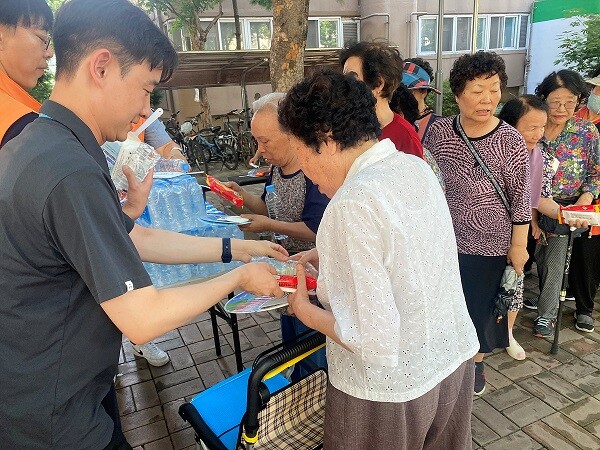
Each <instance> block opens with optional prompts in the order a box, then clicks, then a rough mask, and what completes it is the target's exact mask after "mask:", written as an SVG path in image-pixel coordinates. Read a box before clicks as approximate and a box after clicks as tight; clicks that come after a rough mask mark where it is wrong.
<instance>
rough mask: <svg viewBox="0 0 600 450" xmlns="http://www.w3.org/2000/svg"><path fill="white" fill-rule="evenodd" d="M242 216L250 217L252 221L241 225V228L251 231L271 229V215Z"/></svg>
mask: <svg viewBox="0 0 600 450" xmlns="http://www.w3.org/2000/svg"><path fill="white" fill-rule="evenodd" d="M240 217H243V218H244V219H250V220H251V221H252V222H250V223H247V224H244V225H239V228H240V230H242V231H247V232H251V233H261V232H263V231H271V224H272V220H273V219H271V218H270V217H267V216H263V215H262V214H241V215H240Z"/></svg>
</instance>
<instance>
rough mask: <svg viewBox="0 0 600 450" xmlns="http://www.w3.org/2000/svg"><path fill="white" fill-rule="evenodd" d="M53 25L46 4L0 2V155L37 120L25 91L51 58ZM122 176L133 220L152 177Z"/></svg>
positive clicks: (38, 1)
mask: <svg viewBox="0 0 600 450" xmlns="http://www.w3.org/2000/svg"><path fill="white" fill-rule="evenodd" d="M53 24H54V17H53V14H52V10H51V9H50V7H49V6H48V5H47V3H46V0H18V1H16V0H10V1H2V2H0V151H2V148H3V147H4V145H5V144H6V143H7V142H8V141H10V140H11V139H13V138H14V137H16V136H18V135H19V134H20V133H21V131H23V129H24V128H25V127H26V126H27V125H28V124H29V123H31V122H33V121H34V120H35V119H36V118H37V117H38V113H39V111H40V107H41V105H40V103H39V102H38V101H37V100H36V99H35V98H33V97H32V96H31V95H30V94H29V93H28V92H27V91H28V90H31V89H33V87H35V85H36V84H37V82H38V80H39V78H40V77H41V76H42V75H43V74H44V72H45V71H46V69H47V68H48V60H49V59H50V58H52V56H53V55H54V50H53V48H52V46H51V36H50V30H52V26H53ZM123 173H125V175H126V176H127V180H128V183H129V189H128V193H127V201H126V202H125V203H124V204H123V211H124V212H125V214H127V215H128V216H129V217H131V218H132V219H136V218H137V217H138V216H139V215H140V214H141V212H142V211H143V209H144V207H145V206H146V202H147V201H148V194H149V192H150V188H151V187H152V177H146V179H145V180H144V181H143V182H139V181H137V179H136V178H135V175H134V174H133V171H132V170H131V169H129V168H128V167H126V168H125V169H124V172H123Z"/></svg>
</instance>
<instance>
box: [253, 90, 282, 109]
mask: <svg viewBox="0 0 600 450" xmlns="http://www.w3.org/2000/svg"><path fill="white" fill-rule="evenodd" d="M283 97H285V94H284V93H283V92H271V93H270V94H266V95H263V96H262V97H261V98H259V99H258V100H256V101H254V102H252V111H254V114H256V113H257V112H258V111H260V110H261V109H263V108H265V107H268V108H272V109H273V110H274V111H275V112H277V108H278V106H279V102H280V100H281V99H282V98H283Z"/></svg>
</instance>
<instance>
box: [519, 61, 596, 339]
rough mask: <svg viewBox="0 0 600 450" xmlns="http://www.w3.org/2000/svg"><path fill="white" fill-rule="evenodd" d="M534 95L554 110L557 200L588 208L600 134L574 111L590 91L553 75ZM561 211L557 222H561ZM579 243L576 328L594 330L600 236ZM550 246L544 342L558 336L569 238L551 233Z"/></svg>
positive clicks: (541, 322)
mask: <svg viewBox="0 0 600 450" xmlns="http://www.w3.org/2000/svg"><path fill="white" fill-rule="evenodd" d="M535 93H536V95H537V96H538V97H540V98H541V99H542V100H544V101H545V102H546V103H547V104H548V106H549V108H550V112H549V114H548V124H547V125H546V129H545V138H546V141H547V144H548V145H547V151H548V153H549V154H550V155H551V156H553V157H554V158H556V159H557V160H558V162H559V164H558V170H557V171H556V174H555V175H554V178H553V179H552V198H553V199H554V200H555V201H557V202H558V203H560V204H562V205H573V204H575V205H589V204H591V203H592V202H593V201H594V199H595V198H596V197H598V194H600V149H599V147H598V145H599V144H598V139H599V135H598V130H597V129H596V127H595V126H594V124H593V123H591V122H589V121H587V120H584V119H581V118H579V117H576V116H575V115H574V114H575V109H576V108H577V106H578V104H579V102H580V101H581V100H582V98H584V97H585V95H586V93H587V86H586V84H585V82H584V80H583V78H582V77H581V75H579V74H578V73H577V72H574V71H572V70H567V69H564V70H560V71H558V72H552V73H551V74H550V75H548V76H547V77H546V78H544V80H543V81H542V82H541V83H540V85H539V86H538V87H537V88H536V90H535ZM557 215H558V211H557V212H556V214H555V215H554V217H552V219H556V217H557ZM588 235H589V233H588V232H585V233H584V234H583V236H582V237H583V239H576V240H575V242H574V245H573V255H572V259H571V270H570V276H569V280H570V289H571V291H572V293H573V294H574V295H575V300H576V306H577V311H576V312H575V321H576V325H575V326H576V328H577V329H578V330H580V331H585V332H592V331H594V319H593V318H592V311H593V308H594V297H595V295H596V290H597V288H598V283H599V282H600V260H599V258H598V256H597V255H598V253H599V252H600V241H599V240H600V237H592V238H591V239H588ZM546 240H547V245H542V244H541V243H540V244H538V245H537V247H536V251H535V259H536V261H537V268H538V276H539V280H540V296H539V299H538V300H537V305H536V304H535V303H534V304H526V305H525V306H528V307H530V308H531V307H533V308H535V307H536V306H537V310H538V317H537V319H536V321H535V326H534V334H535V335H536V336H539V337H546V336H551V335H552V334H553V333H554V321H555V319H556V311H557V308H558V301H559V292H560V286H561V281H562V272H563V268H564V261H565V255H566V249H567V241H568V239H567V238H566V236H559V235H556V234H552V233H548V235H547V239H546Z"/></svg>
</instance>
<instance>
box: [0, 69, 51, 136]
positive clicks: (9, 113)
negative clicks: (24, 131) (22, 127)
mask: <svg viewBox="0 0 600 450" xmlns="http://www.w3.org/2000/svg"><path fill="white" fill-rule="evenodd" d="M40 106H41V105H40V103H39V102H38V101H37V100H36V99H35V98H33V97H32V96H31V95H29V94H28V93H27V91H26V90H25V89H23V88H22V87H21V86H19V85H18V84H17V83H15V82H14V81H13V80H12V79H11V78H10V77H9V76H8V75H7V74H6V73H4V72H2V71H0V141H2V139H4V135H5V134H6V132H7V131H8V129H9V128H10V127H11V126H12V125H13V124H14V123H15V122H16V121H17V120H19V119H20V118H21V117H23V116H25V115H27V114H29V113H32V112H35V113H39V112H40Z"/></svg>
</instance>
